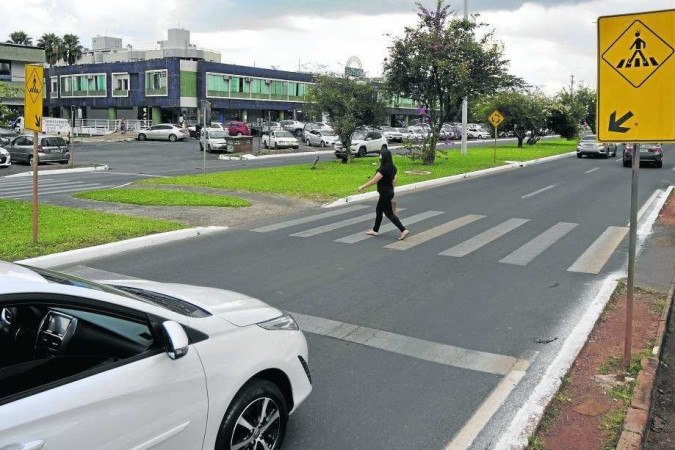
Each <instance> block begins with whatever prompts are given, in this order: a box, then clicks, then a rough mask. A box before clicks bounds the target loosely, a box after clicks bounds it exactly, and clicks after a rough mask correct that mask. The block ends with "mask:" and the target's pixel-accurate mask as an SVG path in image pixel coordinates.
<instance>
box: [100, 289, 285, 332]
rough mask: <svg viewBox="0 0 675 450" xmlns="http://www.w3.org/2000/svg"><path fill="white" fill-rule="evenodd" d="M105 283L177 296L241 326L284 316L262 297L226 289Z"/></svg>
mask: <svg viewBox="0 0 675 450" xmlns="http://www.w3.org/2000/svg"><path fill="white" fill-rule="evenodd" d="M104 283H105V284H110V285H116V286H128V287H132V288H140V289H145V290H148V291H154V292H158V293H160V294H165V295H169V296H172V297H176V298H179V299H181V300H184V301H186V302H189V303H192V304H193V305H195V306H199V307H200V308H202V309H204V310H206V311H208V312H210V313H211V314H213V315H215V316H218V317H220V318H223V319H225V320H227V321H228V322H230V323H231V324H233V325H236V326H239V327H244V326H247V325H253V324H255V323H259V322H264V321H266V320H271V319H274V318H276V317H279V316H280V315H282V312H281V311H280V310H278V309H277V308H273V307H272V306H270V305H268V304H267V303H265V302H263V301H261V300H258V299H256V298H253V297H249V296H248V295H244V294H241V293H239V292H234V291H228V290H225V289H217V288H210V287H204V286H192V285H188V284H178V283H157V282H154V281H147V280H114V281H112V280H105V281H104Z"/></svg>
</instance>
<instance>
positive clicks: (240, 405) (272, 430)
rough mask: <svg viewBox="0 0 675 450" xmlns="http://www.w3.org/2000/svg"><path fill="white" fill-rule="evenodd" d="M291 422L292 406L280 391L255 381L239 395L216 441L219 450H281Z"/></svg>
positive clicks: (232, 404)
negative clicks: (287, 404)
mask: <svg viewBox="0 0 675 450" xmlns="http://www.w3.org/2000/svg"><path fill="white" fill-rule="evenodd" d="M287 423H288V407H287V406H286V400H285V399H284V396H283V394H282V393H281V391H280V390H279V388H278V387H277V386H276V385H275V384H273V383H271V382H269V381H267V380H261V379H253V380H252V381H250V382H249V383H248V384H246V385H245V386H244V387H243V388H241V390H240V391H239V392H238V393H237V395H236V396H235V397H234V400H232V403H231V404H230V407H229V408H228V409H227V412H226V413H225V417H224V418H223V422H222V423H221V425H220V430H219V431H218V437H217V439H216V449H217V450H232V449H234V448H252V449H258V448H267V449H270V450H278V449H280V448H281V445H282V444H283V441H284V437H285V435H286V425H287Z"/></svg>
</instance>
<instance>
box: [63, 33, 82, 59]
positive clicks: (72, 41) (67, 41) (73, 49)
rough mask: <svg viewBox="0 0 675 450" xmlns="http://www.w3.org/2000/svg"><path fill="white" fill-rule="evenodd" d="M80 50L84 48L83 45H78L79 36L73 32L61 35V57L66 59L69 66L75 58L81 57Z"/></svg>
mask: <svg viewBox="0 0 675 450" xmlns="http://www.w3.org/2000/svg"><path fill="white" fill-rule="evenodd" d="M82 50H84V47H82V45H80V38H79V37H77V36H75V35H74V34H64V35H63V59H65V60H66V62H67V63H68V65H69V66H72V65H73V64H75V62H76V61H77V60H79V59H80V58H82Z"/></svg>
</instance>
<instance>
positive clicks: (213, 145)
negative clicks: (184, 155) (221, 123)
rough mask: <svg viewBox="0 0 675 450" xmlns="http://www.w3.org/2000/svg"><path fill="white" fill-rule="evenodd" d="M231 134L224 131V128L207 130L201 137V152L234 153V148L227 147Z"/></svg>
mask: <svg viewBox="0 0 675 450" xmlns="http://www.w3.org/2000/svg"><path fill="white" fill-rule="evenodd" d="M229 135H230V134H229V133H228V132H227V131H226V130H223V129H222V128H220V129H219V128H207V129H206V130H204V132H203V133H201V136H200V137H199V149H200V150H201V151H204V149H206V151H207V152H212V151H216V150H220V151H225V152H227V151H233V149H232V148H229V149H228V147H227V139H226V138H227V137H228V136H229Z"/></svg>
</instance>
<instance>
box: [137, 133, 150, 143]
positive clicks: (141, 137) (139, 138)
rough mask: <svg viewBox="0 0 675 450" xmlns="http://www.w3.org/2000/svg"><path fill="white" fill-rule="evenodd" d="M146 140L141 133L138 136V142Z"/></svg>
mask: <svg viewBox="0 0 675 450" xmlns="http://www.w3.org/2000/svg"><path fill="white" fill-rule="evenodd" d="M146 139H148V137H147V136H146V135H144V134H143V133H141V134H139V135H138V140H139V141H145V140H146Z"/></svg>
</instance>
